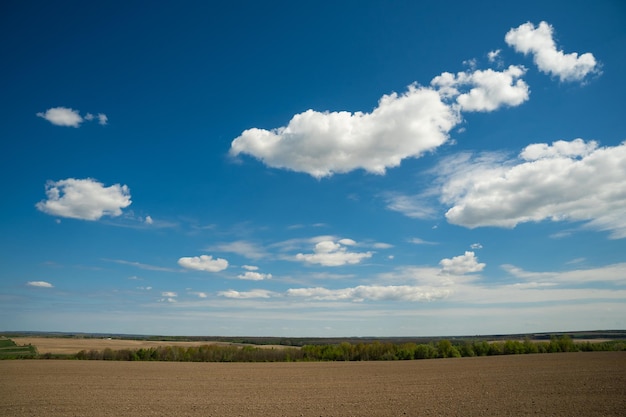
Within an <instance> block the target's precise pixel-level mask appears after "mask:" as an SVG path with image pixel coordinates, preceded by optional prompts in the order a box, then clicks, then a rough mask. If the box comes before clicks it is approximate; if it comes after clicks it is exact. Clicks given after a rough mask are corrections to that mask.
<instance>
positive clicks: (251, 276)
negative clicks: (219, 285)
mask: <svg viewBox="0 0 626 417" xmlns="http://www.w3.org/2000/svg"><path fill="white" fill-rule="evenodd" d="M237 278H239V279H245V280H249V281H263V280H264V279H271V278H272V274H263V273H260V272H256V271H246V272H245V273H243V274H239V275H237Z"/></svg>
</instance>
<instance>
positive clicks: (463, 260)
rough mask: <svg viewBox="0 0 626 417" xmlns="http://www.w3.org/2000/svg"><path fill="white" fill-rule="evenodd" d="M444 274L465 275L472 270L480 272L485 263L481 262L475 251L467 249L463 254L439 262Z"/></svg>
mask: <svg viewBox="0 0 626 417" xmlns="http://www.w3.org/2000/svg"><path fill="white" fill-rule="evenodd" d="M439 265H441V272H442V273H443V274H451V275H464V274H468V273H471V272H480V271H482V270H483V269H484V268H485V266H486V265H485V264H483V263H479V262H478V258H476V255H475V254H474V252H470V251H466V252H465V253H464V254H463V255H459V256H455V257H453V258H450V259H448V258H444V259H442V260H441V261H440V262H439Z"/></svg>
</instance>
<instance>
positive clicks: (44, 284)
mask: <svg viewBox="0 0 626 417" xmlns="http://www.w3.org/2000/svg"><path fill="white" fill-rule="evenodd" d="M26 285H28V286H29V287H39V288H53V287H54V285H52V284H50V283H49V282H46V281H28V282H27V283H26Z"/></svg>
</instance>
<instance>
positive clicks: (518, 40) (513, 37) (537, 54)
mask: <svg viewBox="0 0 626 417" xmlns="http://www.w3.org/2000/svg"><path fill="white" fill-rule="evenodd" d="M553 34H554V29H553V28H552V26H551V25H550V24H548V23H546V22H541V23H539V26H537V27H535V25H534V24H532V23H530V22H528V23H524V24H523V25H520V26H519V27H517V28H514V29H511V30H510V31H509V32H508V33H507V34H506V36H505V38H504V39H505V41H506V43H507V44H508V45H509V46H511V47H513V48H514V49H515V50H516V51H517V52H521V53H523V54H524V55H528V54H532V55H533V60H534V62H535V64H536V65H537V67H538V68H539V70H540V71H542V72H544V73H546V74H551V75H554V76H556V77H559V79H560V80H561V81H581V80H583V79H584V78H585V77H586V76H587V75H588V74H592V73H597V72H598V71H599V70H598V63H597V61H596V59H595V57H594V56H593V54H591V53H589V52H587V53H584V54H582V55H578V53H576V52H572V53H569V54H566V53H564V52H563V51H562V50H557V46H556V43H555V42H554V39H553Z"/></svg>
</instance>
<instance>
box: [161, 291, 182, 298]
mask: <svg viewBox="0 0 626 417" xmlns="http://www.w3.org/2000/svg"><path fill="white" fill-rule="evenodd" d="M161 297H178V294H177V293H175V292H172V291H164V292H162V293H161Z"/></svg>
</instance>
